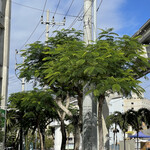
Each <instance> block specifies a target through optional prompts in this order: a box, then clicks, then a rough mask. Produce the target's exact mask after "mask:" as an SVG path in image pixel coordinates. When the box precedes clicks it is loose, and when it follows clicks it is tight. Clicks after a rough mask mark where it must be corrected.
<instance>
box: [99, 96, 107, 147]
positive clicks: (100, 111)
mask: <svg viewBox="0 0 150 150" xmlns="http://www.w3.org/2000/svg"><path fill="white" fill-rule="evenodd" d="M104 99H105V96H104V95H101V96H100V97H99V102H98V130H99V150H103V149H104V146H103V126H102V111H103V110H102V109H103V102H104Z"/></svg>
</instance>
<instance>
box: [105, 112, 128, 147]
mask: <svg viewBox="0 0 150 150" xmlns="http://www.w3.org/2000/svg"><path fill="white" fill-rule="evenodd" d="M127 120H128V119H127V112H125V113H121V112H118V111H116V112H114V113H113V114H112V115H109V116H108V117H107V119H106V124H107V127H108V128H110V126H112V125H113V124H115V129H114V131H113V133H114V137H115V133H116V134H117V132H115V131H118V129H117V125H118V126H119V128H120V129H121V130H122V132H123V135H124V150H126V147H125V145H126V142H125V133H126V132H127V131H128V126H129V124H128V122H127ZM114 141H115V139H114ZM116 143H117V141H116Z"/></svg>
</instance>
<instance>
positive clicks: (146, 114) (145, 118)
mask: <svg viewBox="0 0 150 150" xmlns="http://www.w3.org/2000/svg"><path fill="white" fill-rule="evenodd" d="M138 112H139V114H140V115H141V117H142V122H144V123H145V125H146V126H147V128H149V126H150V117H149V116H150V110H148V109H147V108H141V109H139V110H138Z"/></svg>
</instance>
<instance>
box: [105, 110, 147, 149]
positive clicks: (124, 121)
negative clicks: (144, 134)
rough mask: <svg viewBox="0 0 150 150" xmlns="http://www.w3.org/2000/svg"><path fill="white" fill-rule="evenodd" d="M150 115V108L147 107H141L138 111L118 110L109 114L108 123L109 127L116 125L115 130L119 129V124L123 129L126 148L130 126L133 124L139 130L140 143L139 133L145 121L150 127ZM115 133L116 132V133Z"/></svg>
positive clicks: (133, 127)
mask: <svg viewBox="0 0 150 150" xmlns="http://www.w3.org/2000/svg"><path fill="white" fill-rule="evenodd" d="M149 115H150V110H148V109H147V108H141V109H139V110H138V111H135V110H133V109H130V110H128V111H126V112H124V113H121V112H118V111H116V112H114V113H113V114H112V115H109V116H108V117H107V119H106V124H107V127H108V128H110V127H111V126H112V125H114V131H117V126H119V128H120V129H121V130H122V132H123V134H124V150H125V149H126V147H125V145H126V144H125V133H126V132H127V131H128V127H129V126H131V127H132V129H133V130H135V131H136V132H137V143H138V133H139V131H140V130H142V129H143V128H142V124H143V123H145V125H147V128H149V125H150V122H149V120H150V119H149ZM114 131H113V132H114ZM115 133H116V132H114V134H115ZM114 137H115V135H114ZM137 146H138V145H137Z"/></svg>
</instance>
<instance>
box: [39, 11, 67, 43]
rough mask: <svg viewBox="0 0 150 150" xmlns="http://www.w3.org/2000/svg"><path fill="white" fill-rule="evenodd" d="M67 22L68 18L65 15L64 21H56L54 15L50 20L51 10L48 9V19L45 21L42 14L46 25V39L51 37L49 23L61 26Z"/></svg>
mask: <svg viewBox="0 0 150 150" xmlns="http://www.w3.org/2000/svg"><path fill="white" fill-rule="evenodd" d="M65 22H66V18H65V17H64V19H63V21H62V22H55V18H54V16H53V18H52V21H49V10H47V16H46V21H43V16H41V24H45V25H46V41H48V37H49V25H53V26H54V25H59V26H64V25H65Z"/></svg>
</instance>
